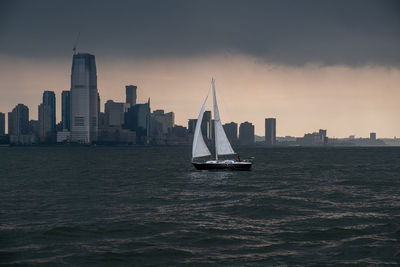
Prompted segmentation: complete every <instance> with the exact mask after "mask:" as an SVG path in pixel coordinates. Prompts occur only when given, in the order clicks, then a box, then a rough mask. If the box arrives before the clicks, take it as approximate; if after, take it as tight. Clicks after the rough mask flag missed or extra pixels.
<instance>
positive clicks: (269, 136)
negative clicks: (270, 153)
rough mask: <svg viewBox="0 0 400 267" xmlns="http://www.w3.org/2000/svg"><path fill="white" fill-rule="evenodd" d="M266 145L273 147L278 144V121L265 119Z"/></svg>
mask: <svg viewBox="0 0 400 267" xmlns="http://www.w3.org/2000/svg"><path fill="white" fill-rule="evenodd" d="M265 144H266V145H267V146H272V145H275V144H276V119H275V118H266V119H265Z"/></svg>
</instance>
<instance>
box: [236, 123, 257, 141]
mask: <svg viewBox="0 0 400 267" xmlns="http://www.w3.org/2000/svg"><path fill="white" fill-rule="evenodd" d="M239 141H240V144H241V145H252V144H254V125H253V124H252V123H250V122H248V121H246V122H243V123H241V124H240V127H239Z"/></svg>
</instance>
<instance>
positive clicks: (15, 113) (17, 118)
mask: <svg viewBox="0 0 400 267" xmlns="http://www.w3.org/2000/svg"><path fill="white" fill-rule="evenodd" d="M28 133H29V108H28V107H27V106H25V105H23V104H18V105H16V106H15V108H14V109H13V110H12V111H11V112H8V134H9V135H15V136H19V135H25V134H28Z"/></svg>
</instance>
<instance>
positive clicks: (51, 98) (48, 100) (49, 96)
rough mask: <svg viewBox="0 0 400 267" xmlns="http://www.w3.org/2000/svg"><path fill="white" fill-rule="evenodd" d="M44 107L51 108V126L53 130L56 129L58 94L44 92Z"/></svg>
mask: <svg viewBox="0 0 400 267" xmlns="http://www.w3.org/2000/svg"><path fill="white" fill-rule="evenodd" d="M42 103H43V105H45V106H49V107H50V108H49V112H50V115H49V116H50V118H51V121H50V124H51V128H52V130H55V129H56V94H55V93H54V92H53V91H44V92H43V100H42Z"/></svg>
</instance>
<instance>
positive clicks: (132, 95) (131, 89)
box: [125, 85, 137, 107]
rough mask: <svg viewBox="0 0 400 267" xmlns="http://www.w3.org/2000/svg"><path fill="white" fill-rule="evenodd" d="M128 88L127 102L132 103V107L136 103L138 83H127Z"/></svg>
mask: <svg viewBox="0 0 400 267" xmlns="http://www.w3.org/2000/svg"><path fill="white" fill-rule="evenodd" d="M125 88H126V103H128V104H130V105H131V107H132V106H134V105H136V90H137V86H136V85H127V86H125Z"/></svg>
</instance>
